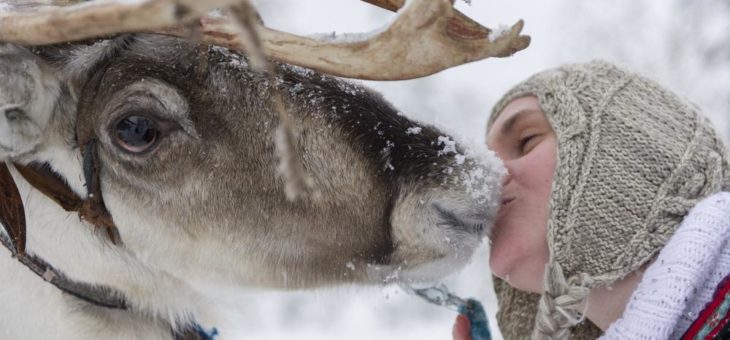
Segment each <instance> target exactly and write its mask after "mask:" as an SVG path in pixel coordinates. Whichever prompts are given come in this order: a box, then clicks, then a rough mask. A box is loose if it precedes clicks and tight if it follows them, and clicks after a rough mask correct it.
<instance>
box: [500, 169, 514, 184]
mask: <svg viewBox="0 0 730 340" xmlns="http://www.w3.org/2000/svg"><path fill="white" fill-rule="evenodd" d="M509 182H512V171H510V169H509V167H508V168H507V175H506V176H504V178H503V179H502V186H503V187H504V186H507V184H509Z"/></svg>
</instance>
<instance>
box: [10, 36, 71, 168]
mask: <svg viewBox="0 0 730 340" xmlns="http://www.w3.org/2000/svg"><path fill="white" fill-rule="evenodd" d="M0 79H2V81H1V82H0V161H3V160H12V159H14V158H17V157H19V156H22V155H25V154H27V153H29V152H32V151H33V150H34V149H35V148H36V147H38V145H39V144H40V143H41V142H42V138H43V131H44V129H45V127H46V126H47V125H48V123H49V121H50V119H51V113H52V111H53V108H54V107H55V105H56V102H57V100H58V97H59V93H60V90H59V88H60V85H59V81H58V80H57V78H56V76H55V75H54V72H52V71H51V70H50V68H49V67H47V66H46V64H45V62H44V61H43V60H42V59H41V58H39V57H37V56H35V55H33V54H32V53H30V52H28V50H26V49H25V48H22V47H18V46H15V45H10V44H0Z"/></svg>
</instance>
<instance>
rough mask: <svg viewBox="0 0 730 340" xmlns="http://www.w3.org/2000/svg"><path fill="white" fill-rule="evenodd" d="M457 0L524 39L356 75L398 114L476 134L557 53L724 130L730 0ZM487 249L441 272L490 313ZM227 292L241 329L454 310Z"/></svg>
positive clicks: (367, 26)
mask: <svg viewBox="0 0 730 340" xmlns="http://www.w3.org/2000/svg"><path fill="white" fill-rule="evenodd" d="M256 3H257V6H258V8H259V10H260V11H261V14H262V16H263V18H264V20H265V22H266V24H267V25H268V26H270V27H273V28H277V29H281V30H286V31H289V32H294V33H298V34H303V35H306V34H314V33H323V32H329V33H331V32H333V31H334V32H337V33H340V32H343V33H344V32H368V31H371V30H374V29H377V28H379V27H381V26H383V25H384V24H385V23H387V22H388V21H389V20H391V18H392V17H393V14H391V13H389V12H387V11H384V10H381V9H378V8H374V7H372V6H370V5H367V4H365V3H361V2H358V1H343V0H259V1H256ZM457 8H459V9H460V10H462V11H463V12H465V13H466V14H467V15H469V16H470V17H472V18H474V19H476V20H477V21H479V22H480V23H482V24H485V25H487V26H490V27H497V26H499V25H500V24H510V25H511V24H512V23H514V22H515V21H517V19H520V18H522V19H524V20H525V22H526V25H525V29H524V31H523V33H525V34H529V35H531V36H532V43H531V46H530V47H528V48H527V50H525V51H522V52H519V53H517V54H516V55H515V56H513V57H511V58H507V59H488V60H485V61H481V62H477V63H472V64H468V65H463V66H460V67H457V68H454V69H449V70H446V71H444V72H441V73H440V74H437V75H434V76H430V77H427V78H424V79H420V80H411V81H401V82H387V83H385V82H367V83H366V84H367V85H368V86H370V87H372V88H375V89H377V90H379V91H380V92H382V93H384V94H385V97H386V98H387V99H388V100H390V101H391V102H392V103H394V104H395V106H397V107H398V108H399V109H400V110H401V111H402V112H404V113H405V114H406V115H407V116H409V117H412V118H414V119H417V120H420V121H424V122H428V123H433V124H436V125H438V126H440V127H442V128H444V129H445V130H446V131H448V132H450V133H452V134H454V135H458V136H460V137H461V138H465V139H472V140H475V141H477V142H479V143H483V141H484V132H485V131H484V129H485V125H486V121H487V116H488V114H489V110H490V108H491V106H492V105H493V104H494V103H495V102H496V100H497V99H498V98H499V97H500V95H501V94H503V93H504V92H506V91H507V90H508V89H509V88H510V87H511V86H512V85H514V84H516V83H517V82H519V81H521V80H523V79H525V78H526V77H528V76H529V75H532V74H534V73H536V72H539V71H542V70H544V69H547V68H552V67H555V66H558V65H560V64H563V63H568V62H585V61H590V60H593V59H599V58H600V59H605V60H608V61H611V62H614V63H618V64H620V65H624V66H626V67H628V68H630V69H633V70H635V71H639V72H641V73H643V74H646V75H648V76H650V77H652V78H654V79H657V80H658V81H660V82H662V83H663V84H665V85H666V86H668V87H670V88H672V89H674V90H675V91H676V92H678V93H680V94H682V95H683V96H684V97H685V98H687V100H689V101H691V102H693V103H695V104H696V105H697V106H699V107H700V108H702V110H703V112H705V113H706V114H707V115H708V116H709V117H710V118H711V119H712V120H713V121H714V123H715V124H716V126H717V128H718V129H719V130H721V131H722V133H723V135H724V136H725V138H726V139H727V137H728V136H730V1H724V0H715V1H711V0H652V1H641V2H639V1H630V0H620V1H611V2H608V1H604V2H600V3H599V2H596V1H591V2H588V1H578V0H573V1H569V0H553V1H524V0H511V1H487V0H472V5H471V6H469V5H467V4H465V3H457ZM487 254H488V252H487V250H486V249H481V250H480V252H479V253H478V254H477V256H476V258H475V259H474V261H473V262H472V264H471V265H469V266H468V267H467V268H466V269H464V270H463V271H462V272H460V273H459V274H457V275H455V276H454V277H451V278H449V279H448V280H446V283H447V284H449V285H450V286H451V288H452V289H453V290H455V291H457V292H458V293H459V294H461V295H464V296H473V297H477V298H479V299H481V300H482V301H484V302H485V305H486V306H487V308H488V309H489V310H490V312H492V313H493V312H494V311H495V309H496V307H495V306H496V305H495V300H494V297H493V293H492V288H491V282H490V280H489V272H488V266H487V263H488V260H487ZM237 302H238V303H239V304H240V305H241V306H245V309H244V313H245V317H244V318H242V319H241V320H235V324H236V325H237V326H238V329H237V330H236V332H238V333H239V334H241V335H240V336H239V337H241V338H244V339H450V338H451V325H452V322H453V320H454V317H455V313H454V312H452V311H449V310H446V309H443V308H438V307H434V306H431V305H428V304H426V303H424V302H422V301H420V300H419V299H417V298H414V297H411V296H408V295H406V294H405V293H403V292H402V291H400V290H399V289H398V288H395V287H378V288H372V287H345V288H338V289H327V290H318V291H314V292H292V293H271V292H258V293H251V294H250V295H247V296H243V297H241V298H240V300H239V301H237ZM492 323H493V324H494V321H493V319H492ZM229 335H230V334H229ZM497 338H500V337H499V336H497Z"/></svg>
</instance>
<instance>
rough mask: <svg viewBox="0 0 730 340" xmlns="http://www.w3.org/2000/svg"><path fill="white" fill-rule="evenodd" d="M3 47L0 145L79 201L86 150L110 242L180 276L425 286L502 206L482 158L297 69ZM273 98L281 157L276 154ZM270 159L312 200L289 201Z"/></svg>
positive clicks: (222, 54)
mask: <svg viewBox="0 0 730 340" xmlns="http://www.w3.org/2000/svg"><path fill="white" fill-rule="evenodd" d="M419 3H421V4H425V3H426V2H419ZM414 6H415V5H414ZM449 8H450V5H449ZM518 33H519V30H517V33H514V35H516V34H518ZM229 45H231V44H229ZM503 45H504V46H508V45H510V43H509V42H504V43H503ZM0 48H1V49H0V79H2V80H1V81H0V111H2V112H0V113H2V116H1V117H0V131H1V132H2V134H0V157H1V158H2V159H3V160H5V161H9V162H16V163H20V164H29V163H41V164H47V165H48V166H49V167H51V168H52V169H53V170H54V171H55V172H56V173H57V174H58V175H59V176H60V177H62V178H63V179H65V181H67V182H68V184H69V186H70V187H71V188H72V189H73V190H74V191H76V193H77V194H79V195H81V196H87V195H88V194H89V193H88V192H87V190H86V189H85V188H84V187H83V184H84V176H83V174H84V170H83V164H82V163H83V161H84V156H82V153H83V151H85V150H84V149H88V148H94V152H95V153H96V155H97V162H98V164H97V165H96V166H97V168H98V169H99V174H98V176H99V181H100V190H101V194H102V196H103V200H104V202H105V206H106V209H107V210H108V211H109V213H110V214H111V216H112V218H113V220H114V223H115V225H116V227H117V229H118V233H119V235H118V236H119V239H120V240H121V244H119V245H117V247H123V248H124V249H125V251H128V252H130V253H131V254H133V256H134V257H135V258H136V259H138V260H139V261H141V262H142V263H144V264H145V266H146V267H147V268H149V269H150V270H156V271H162V272H165V273H167V274H170V275H172V276H174V277H178V278H180V279H182V280H185V281H188V282H191V284H192V285H194V286H195V285H206V284H210V282H212V281H214V282H218V283H221V284H224V285H239V286H240V285H247V286H265V287H286V288H298V287H312V286H321V285H327V284H335V283H344V282H355V283H376V282H384V281H410V280H430V279H433V278H436V277H439V276H442V275H444V274H446V273H448V272H450V271H452V270H454V269H456V268H458V266H459V265H461V264H463V263H465V262H466V261H467V260H468V258H469V256H470V255H471V253H472V251H473V250H474V249H475V247H476V246H477V245H478V244H479V243H480V241H481V239H482V238H483V236H484V235H485V233H486V232H487V230H488V228H489V225H490V221H491V220H492V219H493V217H494V213H495V210H496V208H497V206H498V203H499V199H498V196H499V192H500V181H501V176H502V173H503V170H502V168H501V165H500V164H499V162H498V161H497V160H496V158H495V157H493V156H492V155H491V154H488V153H484V154H480V153H478V152H476V153H469V152H468V151H467V150H465V149H464V148H463V146H461V145H458V144H456V143H455V142H454V141H453V139H452V138H451V137H448V136H447V135H445V134H443V133H441V132H440V131H439V130H438V129H436V128H434V127H431V126H427V125H424V124H420V123H418V122H414V121H412V120H409V119H408V118H406V117H404V116H403V115H401V114H399V113H398V111H397V110H395V109H394V108H393V107H391V106H390V105H389V104H388V103H386V102H385V101H384V100H383V99H382V98H381V97H380V96H379V95H377V94H375V93H373V92H371V91H369V90H367V89H365V88H363V87H361V86H357V85H354V84H352V83H349V82H345V81H343V80H340V79H336V78H332V77H329V76H324V75H321V74H319V73H316V72H314V71H311V70H308V69H303V68H299V67H294V66H289V65H286V64H273V67H272V68H273V69H275V71H276V73H275V74H276V76H275V77H269V76H266V75H263V74H261V73H259V72H258V71H256V70H254V69H253V68H252V67H251V66H249V65H250V64H251V60H249V58H247V57H245V56H244V55H242V54H238V53H235V52H231V51H229V50H227V49H224V48H219V47H211V46H208V45H200V44H197V43H194V42H190V41H188V40H184V39H180V38H173V37H169V36H161V35H155V34H133V35H118V36H116V37H114V38H109V39H101V40H91V41H86V42H84V43H76V44H64V45H50V46H45V47H38V48H20V47H16V46H14V45H2V47H0ZM500 53H505V52H504V51H502V52H500ZM275 97H278V98H279V100H280V102H281V105H282V106H283V107H284V108H285V109H286V111H287V112H289V115H288V116H287V117H289V118H290V119H291V125H290V126H291V127H290V128H291V131H290V136H292V137H293V140H291V141H290V144H291V150H289V151H291V152H293V155H282V153H281V152H279V153H277V145H278V144H277V129H278V127H279V126H280V124H281V123H282V116H281V115H280V114H279V113H278V112H277V106H276V105H275V103H276V100H272V98H275ZM91 141H93V143H90V142H91ZM282 157H284V158H286V157H293V159H294V160H295V161H296V162H297V163H298V164H299V165H300V166H301V169H300V171H301V172H302V174H301V176H302V178H304V179H305V180H306V181H305V182H306V186H307V188H308V191H309V194H308V195H306V196H304V197H300V198H298V199H294V200H292V199H290V198H291V197H288V196H287V190H286V184H287V183H286V176H284V175H282V172H281V169H280V164H281V162H282ZM87 177H88V176H87ZM28 214H29V215H32V214H33V211H29V212H28ZM89 232H93V231H92V230H91V228H90V230H89ZM99 242H102V243H104V242H108V241H107V240H106V239H105V238H104V237H99ZM31 251H32V249H31Z"/></svg>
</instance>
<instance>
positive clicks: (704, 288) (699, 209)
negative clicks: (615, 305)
mask: <svg viewBox="0 0 730 340" xmlns="http://www.w3.org/2000/svg"><path fill="white" fill-rule="evenodd" d="M728 273H730V193H728V192H724V193H719V194H716V195H714V196H711V197H709V198H707V199H705V200H703V201H702V202H700V203H699V204H697V206H695V207H694V208H693V209H692V211H691V212H690V213H689V215H687V217H685V219H684V221H683V222H682V224H681V225H680V226H679V228H678V229H677V231H676V233H675V234H674V235H673V236H672V237H671V239H670V240H669V242H668V243H667V244H666V246H664V248H663V249H662V250H661V252H660V253H659V256H658V257H657V260H656V261H655V262H654V263H653V264H652V265H651V266H649V268H648V269H647V270H646V272H644V276H643V277H642V279H641V283H639V286H638V288H637V289H636V291H634V293H633V295H632V296H631V300H630V301H629V303H628V305H627V306H626V310H625V311H624V314H623V315H622V317H621V318H620V319H619V320H617V321H616V322H614V323H613V324H611V326H610V327H609V328H608V330H606V333H605V334H604V335H603V337H601V339H677V338H680V337H681V336H682V335H683V334H684V332H685V331H686V330H687V329H688V328H689V326H690V325H691V324H692V322H694V320H695V319H696V318H697V316H698V314H699V313H700V312H701V311H702V309H703V308H704V307H705V305H706V304H707V303H708V302H709V301H710V300H712V295H713V293H714V291H715V289H716V288H717V286H718V284H719V283H720V281H721V280H722V279H723V278H724V277H725V276H726V275H728Z"/></svg>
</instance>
